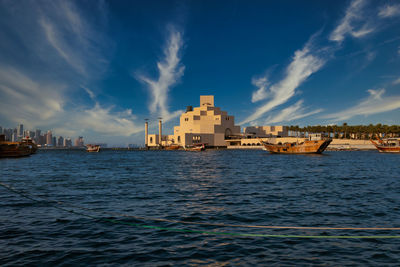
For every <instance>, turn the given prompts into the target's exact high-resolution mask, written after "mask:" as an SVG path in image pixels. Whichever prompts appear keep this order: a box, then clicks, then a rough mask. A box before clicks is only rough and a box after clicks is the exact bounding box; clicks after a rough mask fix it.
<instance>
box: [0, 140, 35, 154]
mask: <svg viewBox="0 0 400 267" xmlns="http://www.w3.org/2000/svg"><path fill="white" fill-rule="evenodd" d="M36 150H37V145H36V144H35V143H33V142H32V139H30V138H28V137H25V138H23V139H22V140H21V142H10V141H6V140H5V136H4V135H0V157H25V156H29V155H31V154H33V153H35V152H36Z"/></svg>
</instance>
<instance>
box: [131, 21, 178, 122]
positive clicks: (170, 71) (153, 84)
mask: <svg viewBox="0 0 400 267" xmlns="http://www.w3.org/2000/svg"><path fill="white" fill-rule="evenodd" d="M182 46H183V41H182V34H181V33H180V32H179V31H177V30H175V29H174V28H171V29H170V35H169V39H168V41H167V44H166V46H165V47H164V50H163V52H164V58H163V60H162V61H159V62H157V69H158V74H159V76H158V78H157V79H151V78H149V77H148V76H145V75H137V79H138V80H139V81H141V82H143V83H145V84H146V85H147V88H148V90H149V92H150V93H151V96H152V98H151V103H150V105H149V110H150V112H151V113H153V114H156V113H157V114H158V115H160V116H162V117H163V118H164V120H169V119H171V118H173V117H176V116H177V115H179V114H180V112H181V111H176V112H173V113H171V112H170V111H169V108H168V92H169V91H170V90H171V88H172V87H173V86H174V85H176V84H177V83H178V82H179V81H180V79H181V77H182V76H183V74H184V71H185V66H183V65H182V64H181V57H180V52H181V48H182Z"/></svg>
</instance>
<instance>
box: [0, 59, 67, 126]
mask: <svg viewBox="0 0 400 267" xmlns="http://www.w3.org/2000/svg"><path fill="white" fill-rule="evenodd" d="M64 89H65V85H63V84H55V83H51V82H45V81H42V82H38V81H34V79H32V78H31V77H29V76H27V75H25V74H24V73H22V72H20V71H18V70H17V69H14V68H11V67H7V66H0V95H1V97H0V106H1V115H2V116H3V117H5V118H8V119H11V120H14V121H16V122H24V123H25V124H28V125H29V124H32V121H38V122H40V121H41V122H44V121H47V120H49V119H51V118H52V117H54V116H56V115H57V114H59V113H61V112H63V105H64V100H63V97H62V94H63V91H64Z"/></svg>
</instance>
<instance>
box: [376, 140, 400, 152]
mask: <svg viewBox="0 0 400 267" xmlns="http://www.w3.org/2000/svg"><path fill="white" fill-rule="evenodd" d="M370 141H371V142H372V144H374V146H375V147H376V148H377V149H378V151H379V152H382V153H400V141H399V139H397V138H389V139H385V140H381V139H380V138H379V137H378V143H377V142H375V141H374V140H372V139H371V140H370Z"/></svg>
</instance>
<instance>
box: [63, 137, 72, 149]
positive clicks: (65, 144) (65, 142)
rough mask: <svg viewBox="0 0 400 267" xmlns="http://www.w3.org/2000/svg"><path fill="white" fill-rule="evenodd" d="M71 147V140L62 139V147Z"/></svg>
mask: <svg viewBox="0 0 400 267" xmlns="http://www.w3.org/2000/svg"><path fill="white" fill-rule="evenodd" d="M71 146H72V140H71V138H69V137H68V138H65V139H64V147H71Z"/></svg>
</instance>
